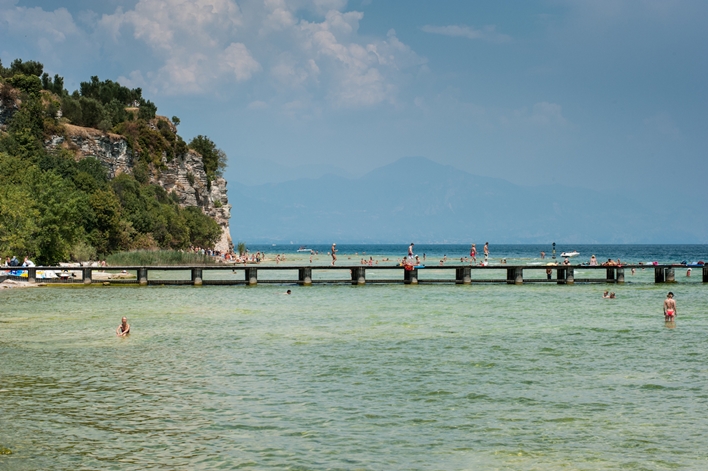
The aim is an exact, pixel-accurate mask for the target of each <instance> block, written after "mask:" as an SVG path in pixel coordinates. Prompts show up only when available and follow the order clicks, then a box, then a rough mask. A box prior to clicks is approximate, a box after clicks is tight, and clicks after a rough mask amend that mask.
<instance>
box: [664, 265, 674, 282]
mask: <svg viewBox="0 0 708 471" xmlns="http://www.w3.org/2000/svg"><path fill="white" fill-rule="evenodd" d="M664 280H665V281H666V282H667V283H676V273H675V272H674V269H673V268H666V274H665V275H664Z"/></svg>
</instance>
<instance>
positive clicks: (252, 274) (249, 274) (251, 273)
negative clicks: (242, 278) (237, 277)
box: [244, 267, 258, 286]
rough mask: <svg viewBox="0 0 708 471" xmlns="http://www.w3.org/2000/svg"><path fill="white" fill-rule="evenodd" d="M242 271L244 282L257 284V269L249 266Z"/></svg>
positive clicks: (249, 284)
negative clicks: (244, 275) (244, 276)
mask: <svg viewBox="0 0 708 471" xmlns="http://www.w3.org/2000/svg"><path fill="white" fill-rule="evenodd" d="M244 272H245V273H246V284H247V285H248V286H256V285H257V284H258V269H256V268H254V267H249V268H246V269H245V270H244Z"/></svg>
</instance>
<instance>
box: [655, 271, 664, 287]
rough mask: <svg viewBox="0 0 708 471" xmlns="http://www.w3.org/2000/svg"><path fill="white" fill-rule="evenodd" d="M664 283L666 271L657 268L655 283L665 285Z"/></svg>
mask: <svg viewBox="0 0 708 471" xmlns="http://www.w3.org/2000/svg"><path fill="white" fill-rule="evenodd" d="M663 282H664V269H663V268H659V267H655V268H654V283H663Z"/></svg>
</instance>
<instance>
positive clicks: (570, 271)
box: [565, 268, 575, 285]
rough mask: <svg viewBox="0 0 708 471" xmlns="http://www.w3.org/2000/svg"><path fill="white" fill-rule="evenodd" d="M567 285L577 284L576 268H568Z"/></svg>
mask: <svg viewBox="0 0 708 471" xmlns="http://www.w3.org/2000/svg"><path fill="white" fill-rule="evenodd" d="M565 284H566V285H574V284H575V268H566V272H565Z"/></svg>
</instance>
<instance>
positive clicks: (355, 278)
mask: <svg viewBox="0 0 708 471" xmlns="http://www.w3.org/2000/svg"><path fill="white" fill-rule="evenodd" d="M686 268H688V267H686V266H683V265H624V266H583V265H513V266H512V265H493V266H478V265H472V266H470V265H462V264H449V265H443V266H428V267H424V268H413V269H406V268H405V267H402V266H396V265H377V266H373V267H372V266H368V265H336V266H332V265H317V266H312V265H307V266H303V265H265V266H263V265H256V266H254V265H243V264H240V265H225V264H214V265H193V266H112V267H72V268H68V267H14V269H15V270H20V271H26V272H27V278H26V279H27V281H29V282H30V283H36V282H37V281H41V282H43V283H67V282H70V283H83V284H86V285H90V284H92V283H111V284H113V283H116V284H139V285H141V286H147V285H194V286H202V285H247V286H255V285H258V284H261V283H269V284H299V285H301V286H311V285H313V284H345V283H346V284H352V285H366V284H370V283H376V284H383V283H386V284H406V285H417V284H434V283H438V284H439V283H448V284H453V283H454V284H458V285H470V284H478V283H506V284H510V285H523V284H527V283H554V284H559V285H573V284H575V283H624V282H625V270H631V269H635V270H642V269H645V270H651V269H653V270H654V282H655V283H674V282H676V275H675V270H676V269H686ZM690 268H696V271H698V268H702V271H703V280H702V281H703V283H708V266H703V267H690ZM548 269H551V271H552V272H551V275H550V276H548V275H547V270H548ZM66 270H70V271H72V272H80V273H81V278H78V277H69V278H44V279H38V278H37V272H39V271H53V272H57V271H66ZM500 270H501V271H506V277H505V278H491V276H494V275H496V276H499V275H498V273H499V271H500ZM539 270H540V271H543V273H542V275H545V276H540V277H536V278H533V277H529V278H524V273H525V272H526V273H529V272H533V271H536V272H538V271H539ZM576 270H582V271H583V272H584V271H586V270H590V271H598V270H599V271H601V272H604V276H603V277H594V278H576V276H575V275H576ZM177 271H179V272H188V273H189V278H186V277H184V278H183V279H160V278H155V279H153V278H151V277H150V273H151V272H153V273H155V272H162V273H165V272H177ZM223 271H230V272H233V273H234V274H236V275H239V272H243V275H242V278H241V279H238V276H237V277H236V278H234V277H231V278H223V277H222V278H221V279H213V278H211V277H210V278H209V279H205V277H204V274H205V273H206V272H223ZM268 271H278V272H289V273H293V274H295V273H297V278H289V279H283V278H281V279H273V278H269V277H264V278H262V279H259V278H258V274H259V273H262V274H263V273H264V272H268ZM441 271H443V272H444V271H448V272H449V271H454V273H455V277H454V278H452V277H446V278H428V277H427V276H423V277H421V276H420V275H421V273H425V272H434V273H436V274H439V273H440V272H441ZM473 271H474V272H477V271H481V272H483V273H484V274H485V275H489V277H487V276H485V277H484V278H473V277H472V272H473ZM94 272H104V273H109V274H111V275H117V274H121V273H122V274H123V276H125V275H128V276H130V277H131V278H130V279H115V278H112V279H106V278H105V275H104V277H101V279H96V280H94ZM325 272H337V273H343V274H344V277H342V278H335V279H330V278H325V277H322V276H321V275H322V274H323V273H325ZM367 272H368V273H371V274H373V273H372V272H377V273H378V272H387V274H388V273H390V274H391V277H387V278H379V277H372V278H369V279H367V276H366V275H367ZM494 272H495V273H494ZM133 273H134V274H135V275H134V276H135V278H133V277H132V274H133ZM378 274H380V273H378ZM317 275H320V276H317ZM394 276H395V277H394ZM2 278H14V279H18V278H17V277H14V276H12V277H10V276H0V281H1V280H2Z"/></svg>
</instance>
